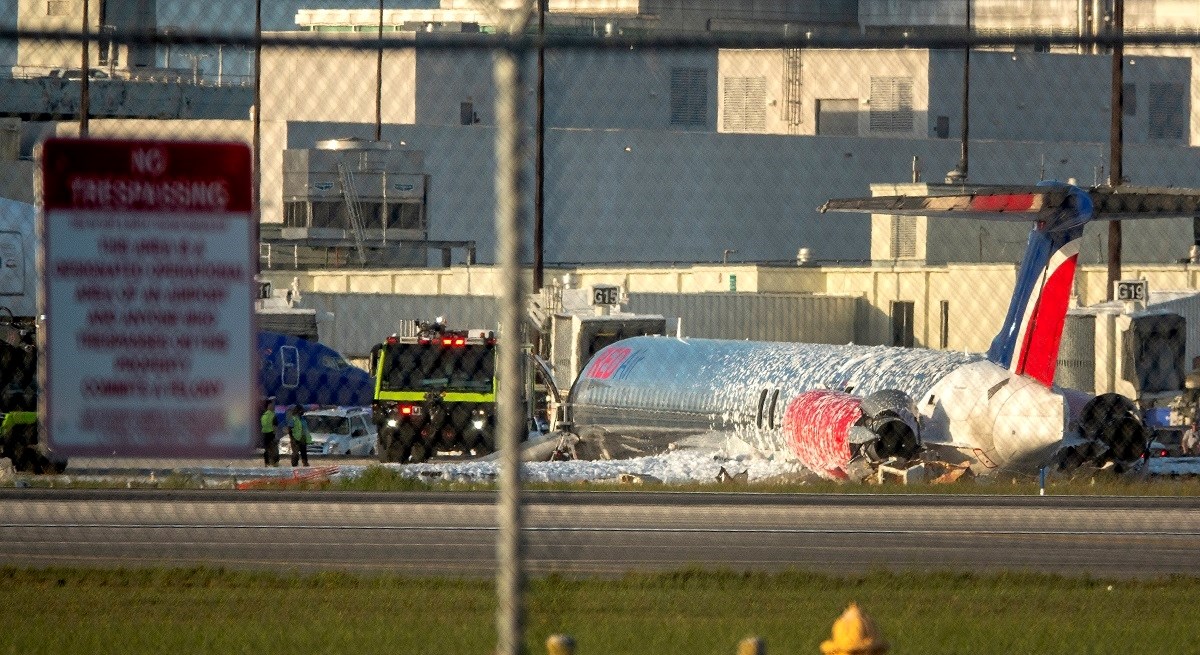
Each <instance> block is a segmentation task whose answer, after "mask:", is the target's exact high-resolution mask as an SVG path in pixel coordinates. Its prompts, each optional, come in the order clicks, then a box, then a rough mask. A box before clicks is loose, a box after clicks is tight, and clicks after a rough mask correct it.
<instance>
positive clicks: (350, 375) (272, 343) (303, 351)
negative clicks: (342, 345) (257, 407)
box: [258, 332, 375, 407]
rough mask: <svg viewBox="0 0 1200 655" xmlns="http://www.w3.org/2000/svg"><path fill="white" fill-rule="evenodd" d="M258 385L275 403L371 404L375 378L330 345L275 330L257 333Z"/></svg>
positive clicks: (266, 396) (356, 405)
mask: <svg viewBox="0 0 1200 655" xmlns="http://www.w3.org/2000/svg"><path fill="white" fill-rule="evenodd" d="M258 352H259V356H260V357H261V368H260V369H259V385H260V388H261V389H262V393H263V397H264V398H274V399H275V405H276V406H288V407H290V406H292V405H303V406H305V407H310V406H315V405H320V406H334V405H336V406H355V407H366V406H369V405H370V404H371V401H372V398H373V396H374V391H375V381H374V378H372V377H371V375H370V374H369V373H367V372H366V371H364V370H362V369H360V368H358V367H356V366H353V365H352V364H350V362H348V361H346V358H345V357H342V355H341V354H339V353H338V352H337V351H335V350H334V349H332V348H330V347H328V346H326V345H324V344H321V343H317V342H314V341H308V340H306V339H300V338H298V337H293V336H290V335H286V334H279V333H277V332H259V333H258Z"/></svg>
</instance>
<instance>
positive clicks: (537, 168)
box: [533, 0, 547, 292]
mask: <svg viewBox="0 0 1200 655" xmlns="http://www.w3.org/2000/svg"><path fill="white" fill-rule="evenodd" d="M546 5H547V0H537V12H538V51H537V78H538V79H537V126H536V128H535V129H536V130H537V155H536V159H535V161H534V188H533V290H534V291H535V292H538V291H541V290H542V286H543V277H544V275H545V270H544V269H545V261H544V259H543V255H544V251H545V244H544V240H545V219H544V215H545V198H544V196H543V193H544V192H545V188H546V184H545V182H546V46H545V43H544V41H545V39H546V9H547V7H546Z"/></svg>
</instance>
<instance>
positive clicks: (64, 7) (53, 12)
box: [46, 0, 71, 16]
mask: <svg viewBox="0 0 1200 655" xmlns="http://www.w3.org/2000/svg"><path fill="white" fill-rule="evenodd" d="M46 15H47V16H70V15H71V0H46Z"/></svg>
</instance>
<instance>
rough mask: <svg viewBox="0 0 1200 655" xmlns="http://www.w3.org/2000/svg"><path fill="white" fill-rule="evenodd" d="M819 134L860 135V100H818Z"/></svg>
mask: <svg viewBox="0 0 1200 655" xmlns="http://www.w3.org/2000/svg"><path fill="white" fill-rule="evenodd" d="M817 134H823V135H829V136H858V100H855V99H853V98H851V99H828V98H827V99H822V100H817Z"/></svg>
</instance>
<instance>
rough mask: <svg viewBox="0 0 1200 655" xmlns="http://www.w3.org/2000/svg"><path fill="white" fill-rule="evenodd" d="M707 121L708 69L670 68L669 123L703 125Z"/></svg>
mask: <svg viewBox="0 0 1200 655" xmlns="http://www.w3.org/2000/svg"><path fill="white" fill-rule="evenodd" d="M707 123H708V71H707V70H705V69H703V68H672V69H671V125H687V126H693V125H698V126H703V125H705V124H707Z"/></svg>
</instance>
